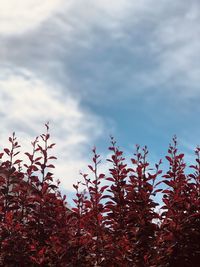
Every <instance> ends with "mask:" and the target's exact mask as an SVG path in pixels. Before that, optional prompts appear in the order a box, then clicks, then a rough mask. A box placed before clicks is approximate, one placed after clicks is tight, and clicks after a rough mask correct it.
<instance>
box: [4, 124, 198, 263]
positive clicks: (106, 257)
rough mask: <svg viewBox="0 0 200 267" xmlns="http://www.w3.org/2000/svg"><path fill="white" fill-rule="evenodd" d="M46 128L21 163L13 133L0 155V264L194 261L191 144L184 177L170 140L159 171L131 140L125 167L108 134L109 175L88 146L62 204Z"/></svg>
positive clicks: (195, 233)
mask: <svg viewBox="0 0 200 267" xmlns="http://www.w3.org/2000/svg"><path fill="white" fill-rule="evenodd" d="M46 129H47V131H46V133H45V134H42V135H41V136H40V137H37V138H36V139H35V141H34V142H32V147H33V150H32V152H31V153H25V154H26V156H27V159H28V160H27V161H28V162H29V163H26V164H25V163H24V162H23V161H22V160H20V159H18V158H19V151H18V150H19V148H20V146H19V144H18V142H17V139H16V137H15V134H13V136H12V137H10V138H9V141H10V144H11V147H10V148H5V149H4V151H3V152H2V153H0V158H1V160H2V162H1V166H0V266H9V267H11V266H13V267H17V266H20V267H23V266H30V267H31V266H55V267H56V266H57V267H59V266H60V267H65V266H66V267H69V266H84V267H86V266H105V267H106V266H108V267H112V266H113V267H114V266H116V267H117V266H124V267H126V266H130V267H134V266H135V267H143V266H144V267H167V266H171V267H173V266H190V267H191V266H193V267H195V266H199V262H200V242H199V240H200V149H199V148H196V150H195V154H196V162H195V164H194V165H191V166H190V170H191V172H190V174H187V175H186V172H185V168H186V164H185V162H184V154H180V153H179V152H178V150H177V140H176V138H174V139H173V142H172V144H171V145H170V146H169V149H168V155H167V156H166V159H167V160H168V162H169V169H168V171H167V172H166V173H162V171H161V170H160V167H161V163H162V162H161V161H160V162H159V163H158V164H155V166H153V168H152V167H151V166H150V165H149V163H148V159H147V157H148V150H147V148H146V147H144V148H140V147H139V146H137V147H136V152H135V154H134V155H133V158H132V159H131V162H132V164H131V166H127V164H126V162H125V159H124V157H123V152H122V151H121V150H120V149H119V148H118V147H117V146H116V143H115V141H114V139H113V138H112V139H111V146H110V148H109V150H110V152H111V157H110V158H109V159H108V161H109V162H110V169H109V175H105V174H104V173H99V164H100V156H99V155H98V154H97V152H96V149H95V148H94V149H93V159H92V165H89V166H88V168H89V173H90V174H89V175H88V174H82V176H83V180H82V182H78V183H77V184H76V185H74V188H75V190H76V199H74V204H75V205H74V208H73V209H72V210H70V209H69V208H68V207H67V203H66V196H62V195H61V193H60V191H59V182H58V183H57V184H55V183H54V178H53V173H52V172H51V170H52V169H53V168H54V165H53V164H52V163H51V161H52V160H54V159H56V158H55V157H54V156H50V155H49V150H51V149H52V148H53V146H54V145H55V144H51V143H49V138H50V135H49V127H48V125H46ZM105 171H106V173H107V170H105ZM65 176H67V174H65ZM157 194H162V203H163V206H162V207H160V212H158V210H159V203H157V202H156V199H157Z"/></svg>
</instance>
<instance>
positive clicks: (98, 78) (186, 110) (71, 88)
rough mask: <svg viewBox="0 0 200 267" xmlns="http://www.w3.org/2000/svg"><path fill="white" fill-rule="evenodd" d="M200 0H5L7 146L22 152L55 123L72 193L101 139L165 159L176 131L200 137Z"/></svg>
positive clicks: (187, 146) (60, 168)
mask: <svg viewBox="0 0 200 267" xmlns="http://www.w3.org/2000/svg"><path fill="white" fill-rule="evenodd" d="M199 25H200V2H199V1H198V0H197V1H196V0H191V1H186V0H176V1H173V0H159V1H158V0H140V1H134V0H109V1H107V0H95V1H94V0H68V1H67V0H43V1H39V0H12V1H7V2H6V1H3V0H0V118H1V131H0V139H1V147H2V146H3V147H5V146H6V144H8V141H7V139H8V136H9V135H10V134H11V133H12V132H13V131H15V132H16V135H17V136H18V140H19V142H20V143H21V144H22V148H23V149H22V150H23V151H24V152H25V151H26V150H30V148H31V146H30V142H31V141H32V140H33V139H34V137H35V136H37V135H39V134H41V133H42V132H43V131H44V124H45V123H46V122H47V121H49V122H50V131H51V136H52V140H53V141H54V142H56V148H55V150H54V151H53V154H55V155H56V156H57V157H58V160H57V162H56V163H55V164H56V169H55V177H56V178H59V179H60V181H61V189H62V191H63V192H67V193H68V195H69V196H71V194H72V193H71V192H72V190H73V189H72V185H73V183H76V181H77V180H80V179H81V177H80V175H79V172H80V171H83V170H86V167H87V165H88V164H89V163H90V160H91V157H92V153H91V150H92V148H93V146H94V145H95V146H96V147H97V151H98V152H99V153H100V154H101V156H102V167H101V168H102V170H103V169H104V167H107V163H106V158H107V157H108V156H109V152H108V150H107V148H108V146H109V140H110V138H109V136H110V135H113V136H114V137H115V139H116V140H117V143H118V145H119V146H120V148H122V149H123V150H124V152H125V155H127V157H131V156H132V154H133V153H134V150H135V144H140V145H141V146H144V145H147V146H148V148H149V151H150V162H152V163H153V164H154V163H155V162H156V161H158V160H159V159H160V158H164V155H165V154H166V152H167V148H168V144H169V143H170V141H171V139H172V137H173V135H174V134H176V135H177V137H178V143H179V147H180V149H181V151H183V152H184V153H185V154H186V159H188V160H190V159H192V157H193V150H194V148H195V147H196V145H198V144H200V126H199V114H200V105H199V100H200V26H199Z"/></svg>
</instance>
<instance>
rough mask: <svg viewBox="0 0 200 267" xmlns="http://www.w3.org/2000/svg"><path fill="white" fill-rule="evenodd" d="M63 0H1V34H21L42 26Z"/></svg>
mask: <svg viewBox="0 0 200 267" xmlns="http://www.w3.org/2000/svg"><path fill="white" fill-rule="evenodd" d="M62 2H63V0H43V1H40V0H9V1H4V0H0V34H6V35H10V34H19V33H23V32H25V31H27V30H31V29H33V28H35V27H36V26H38V25H40V23H41V22H43V21H44V20H45V19H47V18H48V17H49V16H50V15H51V14H52V13H54V12H55V11H56V10H57V9H58V8H60V7H61V6H62Z"/></svg>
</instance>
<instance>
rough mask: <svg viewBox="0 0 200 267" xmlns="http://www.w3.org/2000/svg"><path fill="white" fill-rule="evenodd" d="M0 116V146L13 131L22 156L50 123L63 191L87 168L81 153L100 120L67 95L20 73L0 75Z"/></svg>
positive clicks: (97, 132)
mask: <svg viewBox="0 0 200 267" xmlns="http://www.w3.org/2000/svg"><path fill="white" fill-rule="evenodd" d="M18 73H19V72H18ZM0 114H1V124H2V125H3V127H2V128H1V133H0V138H1V144H4V145H6V143H7V142H6V138H8V135H10V133H12V132H13V131H16V134H17V136H18V137H19V140H20V143H22V149H23V151H24V152H25V151H26V150H29V149H30V148H31V147H30V145H29V143H30V141H32V140H33V139H34V137H36V136H37V135H39V134H41V131H43V125H44V123H45V122H47V121H50V126H51V128H52V131H51V132H52V135H53V141H54V142H56V143H57V146H56V148H55V153H56V155H57V156H58V162H57V164H56V165H57V168H56V172H55V174H56V176H59V177H58V178H59V179H60V180H61V181H62V186H63V188H64V189H71V188H72V184H73V183H74V182H75V180H76V178H79V177H78V174H79V170H81V169H82V168H83V167H84V166H87V165H86V162H87V160H88V157H87V156H86V155H85V152H86V150H87V149H89V148H88V146H89V145H92V144H91V142H92V140H93V141H94V140H95V138H97V137H98V136H99V135H101V133H102V129H103V124H102V122H101V120H100V119H99V118H98V117H97V116H94V115H92V114H90V113H89V112H86V111H84V110H81V108H80V105H79V102H78V101H77V100H76V99H74V98H72V97H71V96H70V94H68V93H65V94H62V93H61V91H60V89H59V88H52V87H51V86H50V85H48V84H45V83H44V82H43V81H41V80H39V79H37V77H35V76H34V75H33V74H32V73H29V72H23V71H22V72H21V74H13V72H11V73H9V72H7V74H5V72H4V75H3V76H2V75H1V77H0Z"/></svg>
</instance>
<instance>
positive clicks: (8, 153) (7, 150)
mask: <svg viewBox="0 0 200 267" xmlns="http://www.w3.org/2000/svg"><path fill="white" fill-rule="evenodd" d="M4 151H5V152H6V154H7V155H8V156H9V155H10V150H9V149H8V148H4Z"/></svg>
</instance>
